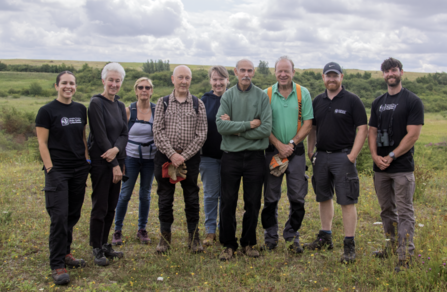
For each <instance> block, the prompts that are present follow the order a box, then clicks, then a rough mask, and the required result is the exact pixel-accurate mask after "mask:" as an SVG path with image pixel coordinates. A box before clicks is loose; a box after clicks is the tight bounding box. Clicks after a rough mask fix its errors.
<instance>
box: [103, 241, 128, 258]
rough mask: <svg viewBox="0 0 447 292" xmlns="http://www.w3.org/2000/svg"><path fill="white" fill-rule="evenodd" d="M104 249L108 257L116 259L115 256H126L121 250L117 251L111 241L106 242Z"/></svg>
mask: <svg viewBox="0 0 447 292" xmlns="http://www.w3.org/2000/svg"><path fill="white" fill-rule="evenodd" d="M102 250H103V251H104V255H105V256H106V258H109V259H112V260H113V259H114V258H119V259H120V258H122V257H124V254H123V253H122V252H121V251H115V250H114V249H113V248H112V245H111V244H110V243H104V244H103V245H102Z"/></svg>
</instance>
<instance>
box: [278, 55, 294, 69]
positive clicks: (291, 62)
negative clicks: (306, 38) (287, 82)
mask: <svg viewBox="0 0 447 292" xmlns="http://www.w3.org/2000/svg"><path fill="white" fill-rule="evenodd" d="M282 60H287V61H289V62H290V64H292V71H293V70H295V64H293V61H292V59H290V58H289V57H287V56H281V57H279V58H278V60H276V62H275V71H276V65H277V64H278V63H279V61H282Z"/></svg>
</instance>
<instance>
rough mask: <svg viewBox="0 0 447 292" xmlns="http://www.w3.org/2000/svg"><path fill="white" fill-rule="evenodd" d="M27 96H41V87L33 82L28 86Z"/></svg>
mask: <svg viewBox="0 0 447 292" xmlns="http://www.w3.org/2000/svg"><path fill="white" fill-rule="evenodd" d="M29 94H30V95H41V94H42V86H40V84H39V83H37V82H33V83H31V85H30V86H29Z"/></svg>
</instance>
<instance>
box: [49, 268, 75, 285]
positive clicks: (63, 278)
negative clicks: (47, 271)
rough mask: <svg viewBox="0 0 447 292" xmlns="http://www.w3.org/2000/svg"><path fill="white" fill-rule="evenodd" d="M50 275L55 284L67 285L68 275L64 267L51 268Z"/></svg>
mask: <svg viewBox="0 0 447 292" xmlns="http://www.w3.org/2000/svg"><path fill="white" fill-rule="evenodd" d="M51 277H53V282H54V284H56V285H67V284H68V283H69V282H70V276H69V275H68V273H67V270H66V269H65V268H61V269H55V270H52V271H51Z"/></svg>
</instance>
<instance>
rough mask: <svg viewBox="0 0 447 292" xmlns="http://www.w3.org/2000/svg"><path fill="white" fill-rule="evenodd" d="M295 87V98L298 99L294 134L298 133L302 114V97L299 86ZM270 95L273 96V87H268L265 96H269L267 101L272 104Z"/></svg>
mask: <svg viewBox="0 0 447 292" xmlns="http://www.w3.org/2000/svg"><path fill="white" fill-rule="evenodd" d="M295 85H296V97H297V99H298V127H297V129H296V132H297V133H298V131H299V130H300V129H301V119H302V116H303V113H302V108H301V107H302V99H303V98H302V96H301V86H300V85H299V84H295ZM272 94H273V87H269V88H267V95H268V96H269V100H270V103H272Z"/></svg>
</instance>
